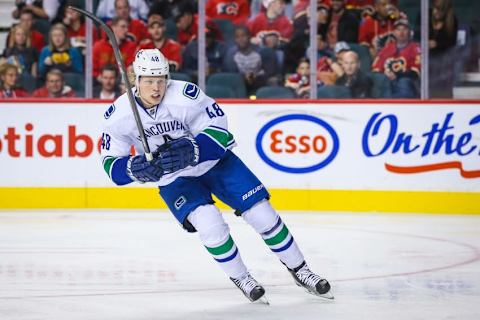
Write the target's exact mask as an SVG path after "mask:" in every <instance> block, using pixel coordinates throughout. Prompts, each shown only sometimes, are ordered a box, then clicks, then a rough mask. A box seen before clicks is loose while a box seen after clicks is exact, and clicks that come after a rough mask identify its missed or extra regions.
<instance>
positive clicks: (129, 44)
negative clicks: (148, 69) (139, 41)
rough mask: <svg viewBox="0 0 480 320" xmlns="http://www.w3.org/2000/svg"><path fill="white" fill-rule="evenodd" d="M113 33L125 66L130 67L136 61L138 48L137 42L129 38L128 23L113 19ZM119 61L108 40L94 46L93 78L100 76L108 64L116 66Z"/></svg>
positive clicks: (98, 42) (123, 20)
mask: <svg viewBox="0 0 480 320" xmlns="http://www.w3.org/2000/svg"><path fill="white" fill-rule="evenodd" d="M112 31H113V33H114V35H115V38H116V40H117V42H118V46H119V48H120V52H121V54H122V57H123V61H124V62H125V66H126V67H129V66H130V65H131V64H132V62H133V60H134V59H135V50H136V48H137V46H136V44H135V42H133V41H131V40H130V39H128V38H127V33H128V21H127V20H126V19H125V18H121V17H115V18H113V19H112ZM116 63H117V60H116V59H115V54H114V53H113V48H112V46H111V45H110V41H109V40H108V39H105V38H103V39H101V40H99V41H97V42H96V43H95V44H94V45H93V76H94V77H98V76H99V75H100V69H101V68H102V67H103V66H104V65H106V64H114V65H116Z"/></svg>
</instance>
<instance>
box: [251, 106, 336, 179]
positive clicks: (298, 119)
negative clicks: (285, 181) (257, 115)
mask: <svg viewBox="0 0 480 320" xmlns="http://www.w3.org/2000/svg"><path fill="white" fill-rule="evenodd" d="M302 122H303V124H302ZM282 128H283V129H282ZM285 131H287V133H286V132H285ZM312 133H313V134H312ZM266 139H269V140H266ZM267 145H268V146H269V150H267V152H266V151H265V150H264V148H265V147H266V146H267ZM339 146H340V142H339V139H338V136H337V133H336V132H335V130H334V129H333V128H332V126H330V125H329V124H328V123H327V122H325V121H324V120H322V119H319V118H317V117H313V116H310V115H305V114H290V115H286V116H281V117H278V118H275V119H273V120H271V121H269V122H268V123H267V124H266V125H265V126H263V128H262V129H260V131H259V132H258V135H257V139H256V148H257V152H258V154H259V156H260V158H262V160H263V161H265V162H266V163H267V164H268V165H269V166H271V167H272V168H275V169H277V170H280V171H284V172H288V173H308V172H313V171H316V170H319V169H321V168H323V167H325V166H327V165H328V164H329V163H330V162H332V161H333V159H334V158H335V157H336V155H337V153H338V149H339ZM265 149H266V148H265ZM267 153H268V154H267Z"/></svg>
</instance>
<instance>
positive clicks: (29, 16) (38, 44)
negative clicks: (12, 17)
mask: <svg viewBox="0 0 480 320" xmlns="http://www.w3.org/2000/svg"><path fill="white" fill-rule="evenodd" d="M18 24H19V25H21V26H22V27H23V29H24V30H26V31H27V37H28V38H29V39H30V42H31V44H32V47H34V48H35V49H37V52H40V51H42V49H43V47H45V40H44V38H43V34H41V33H40V32H38V31H36V30H34V29H33V13H32V11H30V10H28V9H24V10H22V12H21V13H20V22H19V23H18ZM9 41H10V39H9V38H8V39H7V43H8V42H9Z"/></svg>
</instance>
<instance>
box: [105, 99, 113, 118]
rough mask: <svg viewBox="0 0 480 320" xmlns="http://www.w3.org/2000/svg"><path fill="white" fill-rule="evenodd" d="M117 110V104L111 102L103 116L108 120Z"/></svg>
mask: <svg viewBox="0 0 480 320" xmlns="http://www.w3.org/2000/svg"><path fill="white" fill-rule="evenodd" d="M114 112H115V104H113V103H112V104H111V105H110V107H108V109H107V111H105V113H104V114H103V117H104V118H105V120H107V119H108V118H110V116H111V115H112V114H113V113H114Z"/></svg>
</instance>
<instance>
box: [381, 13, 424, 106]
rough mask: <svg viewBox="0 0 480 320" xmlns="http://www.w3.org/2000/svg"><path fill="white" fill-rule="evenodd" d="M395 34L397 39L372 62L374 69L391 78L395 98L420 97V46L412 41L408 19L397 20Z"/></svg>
mask: <svg viewBox="0 0 480 320" xmlns="http://www.w3.org/2000/svg"><path fill="white" fill-rule="evenodd" d="M393 34H394V36H395V39H396V41H395V42H392V43H389V44H388V45H387V46H386V47H385V48H383V49H382V51H380V52H379V54H378V57H377V58H376V59H375V61H374V62H373V64H372V71H373V72H382V73H384V74H385V75H386V76H387V78H388V79H390V82H391V88H392V97H393V98H418V96H419V93H418V80H419V78H420V70H421V65H420V61H421V60H420V46H419V45H418V43H416V42H413V41H410V26H409V24H408V21H407V20H404V19H400V20H398V21H396V22H395V29H394V31H393Z"/></svg>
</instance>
